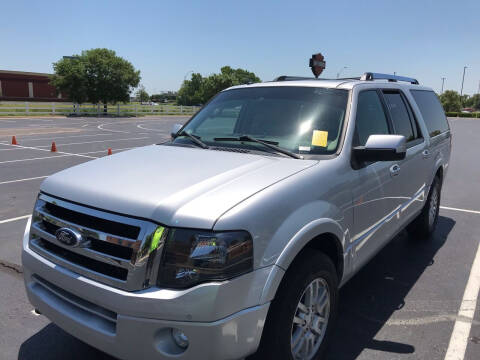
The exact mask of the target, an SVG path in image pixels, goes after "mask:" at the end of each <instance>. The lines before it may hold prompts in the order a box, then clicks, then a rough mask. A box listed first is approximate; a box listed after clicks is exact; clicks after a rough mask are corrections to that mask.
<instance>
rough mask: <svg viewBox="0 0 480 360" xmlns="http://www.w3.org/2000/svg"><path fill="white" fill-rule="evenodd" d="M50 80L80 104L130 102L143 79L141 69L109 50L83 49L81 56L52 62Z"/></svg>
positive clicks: (105, 104)
mask: <svg viewBox="0 0 480 360" xmlns="http://www.w3.org/2000/svg"><path fill="white" fill-rule="evenodd" d="M53 70H54V72H55V74H54V75H52V77H51V83H52V85H53V86H55V88H56V89H57V91H59V92H62V93H66V94H67V95H68V96H69V97H70V99H72V101H74V102H77V103H79V104H81V103H84V102H87V101H88V102H91V103H93V104H98V103H103V104H104V111H105V112H106V111H107V104H108V103H113V104H115V103H117V102H119V101H121V102H127V101H129V100H130V93H131V92H132V90H133V88H135V87H137V86H138V83H139V82H140V71H138V70H135V68H134V67H133V65H132V64H131V63H130V62H128V61H127V60H125V59H123V58H121V57H119V56H117V55H116V54H115V51H113V50H108V49H91V50H84V51H82V53H81V55H75V56H71V57H65V58H63V59H61V60H59V61H57V62H56V63H53Z"/></svg>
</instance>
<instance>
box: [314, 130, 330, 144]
mask: <svg viewBox="0 0 480 360" xmlns="http://www.w3.org/2000/svg"><path fill="white" fill-rule="evenodd" d="M327 138H328V131H322V130H313V136H312V145H313V146H322V147H327Z"/></svg>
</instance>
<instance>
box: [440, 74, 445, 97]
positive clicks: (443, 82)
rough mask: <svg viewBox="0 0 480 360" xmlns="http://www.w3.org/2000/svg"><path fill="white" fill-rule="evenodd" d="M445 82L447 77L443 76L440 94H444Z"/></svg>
mask: <svg viewBox="0 0 480 360" xmlns="http://www.w3.org/2000/svg"><path fill="white" fill-rule="evenodd" d="M444 84H445V78H444V77H442V91H441V92H440V94H443V85H444Z"/></svg>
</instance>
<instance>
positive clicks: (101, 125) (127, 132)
mask: <svg viewBox="0 0 480 360" xmlns="http://www.w3.org/2000/svg"><path fill="white" fill-rule="evenodd" d="M111 124H115V123H106V124H100V125H98V126H97V129H99V130H103V131H110V132H114V133H124V134H129V133H130V132H129V131H122V130H111V129H105V128H104V126H105V125H111Z"/></svg>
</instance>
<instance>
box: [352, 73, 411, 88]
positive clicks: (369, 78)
mask: <svg viewBox="0 0 480 360" xmlns="http://www.w3.org/2000/svg"><path fill="white" fill-rule="evenodd" d="M360 80H364V81H373V80H388V81H391V82H397V81H404V82H408V83H410V84H414V85H418V80H417V79H414V78H409V77H406V76H398V75H390V74H380V73H372V72H366V73H365V74H363V75H362V77H361V78H360Z"/></svg>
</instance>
